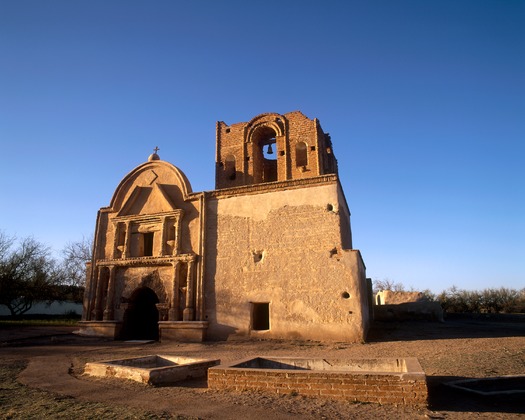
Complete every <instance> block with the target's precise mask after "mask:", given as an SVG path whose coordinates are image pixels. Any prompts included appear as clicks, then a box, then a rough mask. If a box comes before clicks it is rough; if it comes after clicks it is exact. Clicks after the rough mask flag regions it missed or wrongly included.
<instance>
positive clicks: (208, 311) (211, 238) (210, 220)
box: [204, 200, 237, 341]
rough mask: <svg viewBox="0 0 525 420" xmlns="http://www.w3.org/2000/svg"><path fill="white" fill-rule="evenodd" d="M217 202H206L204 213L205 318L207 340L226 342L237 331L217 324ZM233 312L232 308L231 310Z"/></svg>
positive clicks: (228, 326)
mask: <svg viewBox="0 0 525 420" xmlns="http://www.w3.org/2000/svg"><path fill="white" fill-rule="evenodd" d="M217 206H218V202H217V201H216V200H213V201H211V202H208V207H207V211H206V219H207V220H206V229H207V231H206V243H205V249H204V255H205V256H206V257H205V258H206V259H205V279H204V288H205V290H204V296H206V302H205V303H206V305H205V317H204V320H205V321H208V322H209V323H210V324H209V327H208V333H207V339H208V340H215V341H226V340H228V338H229V337H230V336H231V335H233V334H236V333H237V329H236V328H234V327H232V326H230V325H225V324H219V323H218V322H217V289H216V287H215V276H216V273H217V241H218V232H217V223H218V221H217V217H218V216H217V214H218V209H217ZM231 310H232V311H233V310H234V308H231Z"/></svg>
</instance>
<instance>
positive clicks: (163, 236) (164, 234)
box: [159, 216, 168, 257]
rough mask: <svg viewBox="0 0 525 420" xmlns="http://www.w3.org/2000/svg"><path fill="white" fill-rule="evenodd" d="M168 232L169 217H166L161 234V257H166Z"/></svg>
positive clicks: (163, 219)
mask: <svg viewBox="0 0 525 420" xmlns="http://www.w3.org/2000/svg"><path fill="white" fill-rule="evenodd" d="M167 230H168V217H167V216H164V217H163V218H162V227H161V233H160V251H159V255H160V256H161V257H162V256H163V255H166V241H167V238H166V237H167V233H168V232H167Z"/></svg>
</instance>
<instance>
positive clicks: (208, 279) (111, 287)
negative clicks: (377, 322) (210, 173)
mask: <svg viewBox="0 0 525 420" xmlns="http://www.w3.org/2000/svg"><path fill="white" fill-rule="evenodd" d="M216 141H217V148H216V183H215V190H213V191H205V192H193V191H192V189H191V185H190V182H189V181H188V179H187V178H186V176H185V175H184V173H182V171H180V170H179V169H178V168H177V167H175V166H173V165H172V164H170V163H168V162H166V161H163V160H161V159H160V158H159V156H158V154H157V153H156V152H157V150H156V151H155V153H154V154H152V155H151V156H150V157H149V159H148V161H147V162H145V163H143V164H141V165H139V166H138V167H136V168H135V169H133V170H132V171H131V172H130V173H129V174H128V175H126V176H125V177H124V179H123V180H122V181H121V183H120V184H119V185H118V187H117V189H116V191H115V193H114V195H113V198H112V199H111V202H110V204H109V206H108V207H103V208H101V209H100V211H99V213H98V217H97V222H96V230H95V238H94V239H95V240H94V252H93V259H92V262H91V264H90V265H89V268H88V275H87V282H86V292H85V297H84V304H83V305H84V308H83V317H82V321H81V323H80V325H81V327H80V332H81V333H82V334H92V335H103V336H108V337H112V338H115V339H160V340H162V341H167V340H181V341H202V340H205V339H211V340H224V339H227V338H228V337H229V336H231V335H251V336H256V337H264V338H293V339H305V340H306V339H309V340H335V341H354V342H355V341H362V340H364V339H365V338H366V333H367V330H368V327H369V322H370V310H371V287H370V282H369V281H367V279H366V275H365V265H364V263H363V260H362V258H361V254H360V252H359V251H358V250H355V249H352V235H351V229H350V212H349V209H348V205H347V202H346V199H345V196H344V193H343V190H342V187H341V184H340V182H339V178H338V169H337V161H336V159H335V157H334V154H333V150H332V143H331V140H330V136H329V135H328V134H326V133H324V132H323V130H322V129H321V126H320V124H319V121H318V120H317V119H313V120H311V119H309V118H307V117H306V116H305V115H303V114H302V113H301V112H291V113H287V114H283V115H280V114H275V113H268V114H262V115H258V116H256V117H255V118H253V119H252V120H251V121H249V122H244V123H237V124H232V125H227V124H225V123H224V122H218V123H217V139H216Z"/></svg>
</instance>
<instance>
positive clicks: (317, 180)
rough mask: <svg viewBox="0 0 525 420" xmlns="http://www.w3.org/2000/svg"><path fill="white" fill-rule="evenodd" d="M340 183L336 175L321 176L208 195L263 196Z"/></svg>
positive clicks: (267, 183) (246, 186) (232, 189)
mask: <svg viewBox="0 0 525 420" xmlns="http://www.w3.org/2000/svg"><path fill="white" fill-rule="evenodd" d="M334 182H338V177H337V175H336V174H328V175H321V176H316V177H311V178H303V179H290V180H286V181H276V182H264V183H261V184H254V185H244V186H240V187H233V188H223V189H220V190H213V191H207V192H206V194H207V195H208V196H209V197H213V198H224V197H232V196H236V195H249V194H263V193H267V192H274V191H282V190H291V189H296V188H304V187H311V186H317V185H327V184H333V183H334Z"/></svg>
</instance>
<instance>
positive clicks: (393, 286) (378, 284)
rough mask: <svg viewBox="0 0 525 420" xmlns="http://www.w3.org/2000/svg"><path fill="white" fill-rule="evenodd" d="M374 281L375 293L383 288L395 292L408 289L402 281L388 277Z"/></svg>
mask: <svg viewBox="0 0 525 420" xmlns="http://www.w3.org/2000/svg"><path fill="white" fill-rule="evenodd" d="M372 283H373V285H374V288H373V291H374V293H377V292H379V291H381V290H392V291H394V292H404V291H406V289H405V286H404V285H403V284H402V283H399V282H396V281H394V280H390V279H388V278H386V279H383V280H379V279H375V280H374V281H373V282H372Z"/></svg>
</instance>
